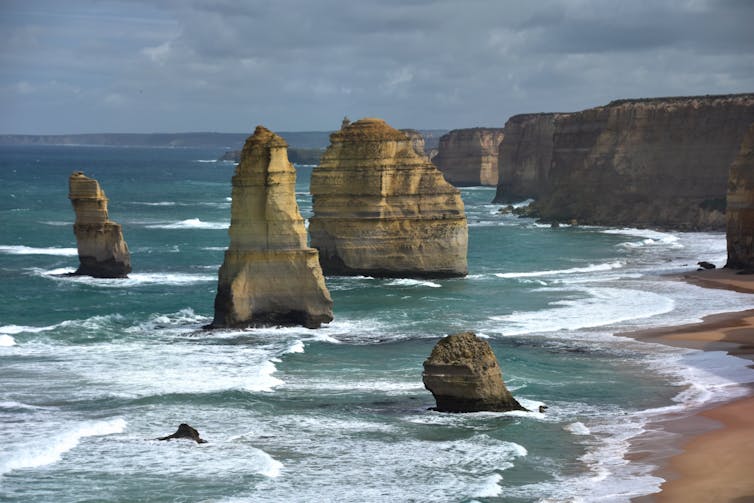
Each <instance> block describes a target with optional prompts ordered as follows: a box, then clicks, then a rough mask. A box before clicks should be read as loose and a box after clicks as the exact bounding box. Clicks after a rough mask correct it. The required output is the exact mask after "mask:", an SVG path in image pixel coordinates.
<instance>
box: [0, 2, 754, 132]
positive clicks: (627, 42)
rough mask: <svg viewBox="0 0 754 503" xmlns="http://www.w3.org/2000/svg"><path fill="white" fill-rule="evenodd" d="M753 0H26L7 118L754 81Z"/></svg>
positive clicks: (414, 122)
mask: <svg viewBox="0 0 754 503" xmlns="http://www.w3.org/2000/svg"><path fill="white" fill-rule="evenodd" d="M752 19H754V2H749V1H744V0H720V1H713V0H666V1H649V0H634V1H631V2H626V1H618V0H608V1H605V0H544V1H541V2H526V3H524V2H516V1H513V0H502V1H501V0H466V1H464V2H457V1H452V0H447V1H442V0H437V1H432V0H411V1H406V0H375V1H371V2H346V1H342V0H320V1H317V2H311V1H310V0H279V1H276V2H269V1H247V2H237V1H227V0H224V1H217V0H215V1H208V0H185V1H179V0H162V1H150V2H145V1H129V2H121V1H115V0H112V1H110V0H103V1H99V2H94V3H92V2H88V1H84V0H80V1H72V2H66V3H65V5H63V3H60V2H53V1H51V0H49V1H37V0H34V1H31V2H16V1H15V0H10V1H6V2H3V3H2V4H0V47H3V49H0V106H2V109H3V111H4V113H3V114H2V118H0V132H2V133H13V132H18V133H56V132H85V131H197V130H213V131H250V130H251V129H252V128H253V126H254V125H256V124H258V123H263V124H265V125H267V126H268V127H271V128H273V129H277V130H306V129H320V130H326V129H332V128H335V127H337V126H338V124H339V123H340V118H341V117H342V116H343V115H344V114H348V115H349V116H350V117H351V118H358V117H363V116H379V117H383V118H385V119H386V120H388V121H389V122H390V123H391V124H393V125H395V126H397V127H418V128H432V127H437V128H456V127H470V126H477V125H488V126H500V125H502V124H503V123H504V122H505V120H506V119H507V117H509V116H510V115H512V114H514V113H521V112H528V111H547V110H560V111H567V110H576V109H581V108H586V107H589V106H594V105H598V104H602V103H605V102H607V101H608V100H610V99H615V98H621V97H640V96H659V95H679V94H708V93H728V92H746V91H754V30H751V29H750V26H749V25H750V22H751V20H752Z"/></svg>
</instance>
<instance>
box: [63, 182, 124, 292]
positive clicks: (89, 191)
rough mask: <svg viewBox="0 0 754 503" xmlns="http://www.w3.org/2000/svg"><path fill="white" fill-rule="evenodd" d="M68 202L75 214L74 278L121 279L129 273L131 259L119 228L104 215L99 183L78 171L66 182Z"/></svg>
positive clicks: (102, 193) (105, 208) (105, 211)
mask: <svg viewBox="0 0 754 503" xmlns="http://www.w3.org/2000/svg"><path fill="white" fill-rule="evenodd" d="M68 190H69V192H68V198H69V199H70V200H71V204H72V205H73V210H74V211H75V212H76V223H74V224H73V233H74V234H75V235H76V244H77V246H78V251H79V268H78V269H77V270H76V272H75V273H73V274H74V275H80V276H93V277H95V278H125V277H127V276H128V273H129V272H131V255H130V254H129V252H128V246H127V245H126V241H125V240H124V239H123V231H122V229H121V226H120V224H117V223H115V222H113V221H111V220H110V219H109V218H108V213H107V197H105V192H104V191H103V190H102V189H101V188H100V186H99V182H97V180H95V179H94V178H89V177H87V176H86V175H84V173H82V172H80V171H75V172H73V173H72V174H71V176H70V178H69V179H68Z"/></svg>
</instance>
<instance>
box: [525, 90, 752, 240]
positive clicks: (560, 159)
mask: <svg viewBox="0 0 754 503" xmlns="http://www.w3.org/2000/svg"><path fill="white" fill-rule="evenodd" d="M752 122H754V94H745V95H728V96H699V97H683V98H656V99H641V100H621V101H614V102H612V103H610V104H608V105H607V106H602V107H597V108H592V109H589V110H584V111H582V112H578V113H573V114H566V115H562V116H559V117H557V118H556V119H555V133H554V136H553V153H552V163H551V167H550V171H549V177H548V178H549V182H548V184H547V191H546V193H545V194H543V195H541V197H540V199H539V200H538V201H537V203H536V209H537V211H538V212H539V215H540V216H541V217H542V218H543V219H545V220H553V221H571V220H577V221H578V222H579V223H584V224H596V225H613V226H617V225H627V226H646V227H656V228H674V229H682V230H704V229H710V230H712V229H723V228H725V215H724V211H725V198H726V192H727V185H728V167H729V166H730V164H731V162H732V161H733V159H734V157H735V156H736V154H737V152H738V148H739V145H740V143H741V139H742V137H743V135H744V133H745V131H746V130H747V128H748V126H749V124H751V123H752Z"/></svg>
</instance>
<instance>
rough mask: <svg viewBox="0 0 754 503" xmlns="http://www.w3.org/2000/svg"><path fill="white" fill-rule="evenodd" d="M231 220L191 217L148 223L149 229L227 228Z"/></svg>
mask: <svg viewBox="0 0 754 503" xmlns="http://www.w3.org/2000/svg"><path fill="white" fill-rule="evenodd" d="M229 226H230V223H229V222H205V221H203V220H200V219H198V218H189V219H186V220H181V221H178V222H170V223H161V224H151V225H147V226H146V227H147V229H215V230H220V229H227V228H228V227H229Z"/></svg>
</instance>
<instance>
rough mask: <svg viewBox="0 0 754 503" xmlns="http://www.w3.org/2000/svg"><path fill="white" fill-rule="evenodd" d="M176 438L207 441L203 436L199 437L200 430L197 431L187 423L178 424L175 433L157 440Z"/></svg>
mask: <svg viewBox="0 0 754 503" xmlns="http://www.w3.org/2000/svg"><path fill="white" fill-rule="evenodd" d="M174 438H187V439H189V440H193V441H194V442H196V443H197V444H206V443H207V441H206V440H204V439H203V438H201V437H199V432H198V431H196V430H195V429H194V428H192V427H191V426H189V425H187V424H186V423H181V424H180V425H179V426H178V430H176V432H175V433H173V434H172V435H168V436H167V437H160V438H158V439H157V440H172V439H174Z"/></svg>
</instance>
